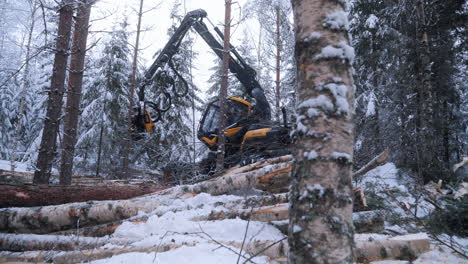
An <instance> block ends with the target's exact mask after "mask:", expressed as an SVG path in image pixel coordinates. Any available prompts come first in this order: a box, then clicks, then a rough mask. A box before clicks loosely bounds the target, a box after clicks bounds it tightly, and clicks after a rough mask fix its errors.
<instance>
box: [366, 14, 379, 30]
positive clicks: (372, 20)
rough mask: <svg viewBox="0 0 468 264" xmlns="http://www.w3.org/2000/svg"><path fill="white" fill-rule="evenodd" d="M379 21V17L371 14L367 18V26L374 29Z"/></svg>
mask: <svg viewBox="0 0 468 264" xmlns="http://www.w3.org/2000/svg"><path fill="white" fill-rule="evenodd" d="M377 23H379V19H378V18H377V17H376V16H375V15H374V14H371V15H370V16H369V17H368V18H367V19H366V23H365V25H366V27H367V28H369V29H373V28H375V27H376V25H377Z"/></svg>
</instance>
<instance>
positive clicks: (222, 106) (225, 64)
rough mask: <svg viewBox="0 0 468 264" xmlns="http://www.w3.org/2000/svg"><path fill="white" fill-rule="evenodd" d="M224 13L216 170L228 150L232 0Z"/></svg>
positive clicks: (222, 165) (227, 2)
mask: <svg viewBox="0 0 468 264" xmlns="http://www.w3.org/2000/svg"><path fill="white" fill-rule="evenodd" d="M224 3H225V14H224V48H223V61H222V70H221V71H222V75H221V89H220V90H219V112H220V113H219V114H220V115H219V124H218V156H217V159H216V171H218V172H219V171H222V170H223V169H224V155H225V152H226V144H225V143H226V136H225V134H224V127H225V126H226V97H227V89H228V77H229V76H228V74H229V49H230V45H229V41H230V37H231V0H225V1H224Z"/></svg>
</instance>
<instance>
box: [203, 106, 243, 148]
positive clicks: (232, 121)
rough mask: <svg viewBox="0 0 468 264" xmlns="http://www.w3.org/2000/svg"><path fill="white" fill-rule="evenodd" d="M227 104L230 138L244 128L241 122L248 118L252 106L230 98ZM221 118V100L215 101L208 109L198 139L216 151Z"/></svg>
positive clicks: (227, 125)
mask: <svg viewBox="0 0 468 264" xmlns="http://www.w3.org/2000/svg"><path fill="white" fill-rule="evenodd" d="M226 103H227V107H226V114H227V119H226V136H227V137H230V136H233V135H234V134H236V133H237V132H238V131H239V130H240V129H241V128H242V127H241V126H240V125H239V121H241V120H243V119H245V118H247V117H248V115H249V114H250V112H251V110H252V105H251V104H250V103H249V102H247V101H245V100H242V99H240V98H237V97H230V98H228V99H227V100H226ZM219 116H220V109H219V100H215V101H213V102H211V103H209V104H208V106H207V107H206V109H205V112H204V113H203V116H202V119H201V121H200V125H199V127H198V139H200V140H201V141H202V142H203V143H205V144H206V145H207V146H208V147H209V148H210V149H216V147H217V144H216V143H217V139H218V136H217V135H218V124H219Z"/></svg>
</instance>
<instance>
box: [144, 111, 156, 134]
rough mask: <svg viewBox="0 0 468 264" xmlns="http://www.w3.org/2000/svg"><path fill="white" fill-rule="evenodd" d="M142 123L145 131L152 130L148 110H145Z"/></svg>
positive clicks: (152, 126) (152, 124)
mask: <svg viewBox="0 0 468 264" xmlns="http://www.w3.org/2000/svg"><path fill="white" fill-rule="evenodd" d="M144 125H145V130H146V132H148V133H149V132H152V131H153V129H154V123H153V121H151V115H150V113H149V112H148V111H146V110H145V119H144Z"/></svg>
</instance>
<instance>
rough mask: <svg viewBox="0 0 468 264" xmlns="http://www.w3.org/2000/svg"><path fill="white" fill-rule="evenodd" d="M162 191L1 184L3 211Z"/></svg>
mask: <svg viewBox="0 0 468 264" xmlns="http://www.w3.org/2000/svg"><path fill="white" fill-rule="evenodd" d="M161 189H163V188H162V187H161V186H156V185H149V184H147V185H132V184H126V185H122V184H119V185H118V184H113V185H94V186H82V185H71V186H48V185H30V184H27V185H7V184H2V185H0V208H5V207H31V206H46V205H58V204H65V203H76V202H86V201H91V200H123V199H129V198H133V197H137V196H140V195H144V194H148V193H153V192H156V191H159V190H161Z"/></svg>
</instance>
